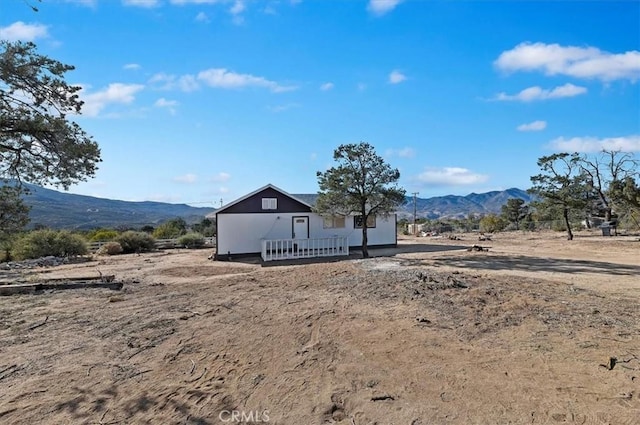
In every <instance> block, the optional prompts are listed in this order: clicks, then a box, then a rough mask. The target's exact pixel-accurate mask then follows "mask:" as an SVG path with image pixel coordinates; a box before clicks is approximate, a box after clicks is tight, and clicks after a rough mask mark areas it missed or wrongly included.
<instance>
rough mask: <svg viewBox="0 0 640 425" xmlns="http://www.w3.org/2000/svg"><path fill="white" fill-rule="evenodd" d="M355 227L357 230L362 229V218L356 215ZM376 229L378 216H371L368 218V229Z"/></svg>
mask: <svg viewBox="0 0 640 425" xmlns="http://www.w3.org/2000/svg"><path fill="white" fill-rule="evenodd" d="M353 227H355V228H356V229H362V216H361V215H356V216H354V217H353ZM372 227H376V216H375V215H370V216H369V217H368V218H367V228H372Z"/></svg>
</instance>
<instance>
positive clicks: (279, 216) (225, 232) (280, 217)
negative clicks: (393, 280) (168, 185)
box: [217, 212, 397, 256]
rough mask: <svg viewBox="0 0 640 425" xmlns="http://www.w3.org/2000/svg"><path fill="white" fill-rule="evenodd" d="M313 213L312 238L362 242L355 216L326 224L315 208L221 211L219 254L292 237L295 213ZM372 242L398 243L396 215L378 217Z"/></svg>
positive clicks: (253, 251)
mask: <svg viewBox="0 0 640 425" xmlns="http://www.w3.org/2000/svg"><path fill="white" fill-rule="evenodd" d="M301 216H302V217H309V238H325V237H332V236H347V237H348V238H349V246H351V247H356V248H357V247H360V246H361V245H362V229H360V228H354V219H353V217H352V216H351V217H347V218H346V220H345V227H344V228H338V229H325V228H323V223H324V219H323V218H322V217H321V216H320V215H318V214H314V213H311V212H290V213H232V214H225V213H220V214H218V215H217V228H218V234H217V254H218V256H224V255H226V254H228V253H229V254H236V255H237V254H256V253H259V252H260V251H261V248H262V245H261V244H262V240H263V239H291V238H292V229H293V224H292V220H293V217H301ZM367 236H368V245H369V246H371V247H373V246H376V245H385V246H390V245H395V244H396V243H397V238H396V217H395V215H389V216H388V217H386V218H385V217H376V227H375V228H369V229H367Z"/></svg>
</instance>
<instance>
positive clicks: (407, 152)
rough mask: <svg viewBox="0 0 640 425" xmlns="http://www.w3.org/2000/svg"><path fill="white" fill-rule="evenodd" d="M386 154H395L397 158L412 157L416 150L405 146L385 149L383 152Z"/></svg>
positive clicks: (389, 155)
mask: <svg viewBox="0 0 640 425" xmlns="http://www.w3.org/2000/svg"><path fill="white" fill-rule="evenodd" d="M385 154H386V156H388V157H391V156H397V157H399V158H414V157H415V156H416V151H415V149H413V148H409V147H405V148H402V149H387V151H386V152H385Z"/></svg>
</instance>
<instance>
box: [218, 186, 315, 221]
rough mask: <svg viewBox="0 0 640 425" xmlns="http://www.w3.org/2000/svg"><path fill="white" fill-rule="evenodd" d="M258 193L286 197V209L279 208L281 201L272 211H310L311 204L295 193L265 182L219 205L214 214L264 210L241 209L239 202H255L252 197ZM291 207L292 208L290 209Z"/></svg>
mask: <svg viewBox="0 0 640 425" xmlns="http://www.w3.org/2000/svg"><path fill="white" fill-rule="evenodd" d="M260 193H265V194H267V195H269V196H271V195H278V194H279V195H282V196H284V197H285V198H287V199H288V205H287V206H286V207H285V206H283V207H285V208H286V211H283V210H282V209H281V205H282V202H279V205H278V210H276V211H273V212H291V211H301V212H302V211H311V205H310V204H308V203H307V202H305V201H304V200H302V199H298V198H297V197H296V196H295V195H291V194H289V193H287V192H285V191H284V190H282V189H280V188H278V187H276V186H274V185H272V184H267V185H265V186H262V187H261V188H259V189H256V190H254V191H253V192H251V193H248V194H247V195H245V196H242V197H240V198H238V199H236V200H235V201H232V202H230V203H228V204H227V205H224V206H223V207H221V208H220V209H218V210H217V211H216V214H220V213H225V212H226V213H232V212H264V211H258V210H260V208H256V207H253V208H251V207H250V210H249V211H242V208H241V205H240V204H243V203H244V204H247V203H255V202H256V201H255V200H254V199H253V198H254V197H256V195H259V194H260ZM296 205H297V209H296ZM292 208H293V209H292Z"/></svg>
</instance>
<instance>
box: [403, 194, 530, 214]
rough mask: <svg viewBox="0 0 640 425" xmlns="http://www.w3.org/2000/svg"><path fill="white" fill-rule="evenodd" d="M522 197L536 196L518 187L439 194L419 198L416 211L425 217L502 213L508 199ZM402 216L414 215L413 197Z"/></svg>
mask: <svg viewBox="0 0 640 425" xmlns="http://www.w3.org/2000/svg"><path fill="white" fill-rule="evenodd" d="M511 198H517V199H522V200H523V201H524V202H525V203H529V202H531V201H532V200H533V199H534V198H533V197H532V196H531V195H529V194H528V193H527V192H525V191H524V190H521V189H517V188H511V189H507V190H502V191H493V192H486V193H471V194H469V195H466V196H455V195H447V196H437V197H433V198H426V199H424V198H417V199H416V211H417V216H418V217H424V218H430V219H434V218H462V217H466V216H467V215H469V214H491V213H496V214H497V213H500V210H501V208H502V206H503V205H504V204H506V203H507V200H508V199H511ZM398 215H399V216H400V217H413V198H412V197H407V202H406V203H405V204H404V205H403V207H402V209H401V210H399V211H398Z"/></svg>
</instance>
